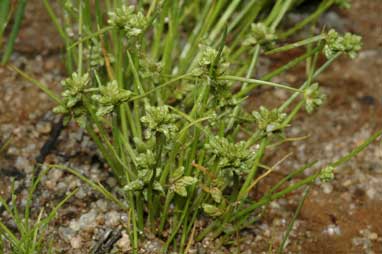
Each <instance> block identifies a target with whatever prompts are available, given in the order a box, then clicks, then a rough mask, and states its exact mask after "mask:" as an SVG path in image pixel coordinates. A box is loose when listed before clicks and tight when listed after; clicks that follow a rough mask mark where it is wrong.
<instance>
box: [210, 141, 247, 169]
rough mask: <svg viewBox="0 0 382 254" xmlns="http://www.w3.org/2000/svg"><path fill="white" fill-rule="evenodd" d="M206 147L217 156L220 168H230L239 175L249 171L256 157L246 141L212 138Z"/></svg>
mask: <svg viewBox="0 0 382 254" xmlns="http://www.w3.org/2000/svg"><path fill="white" fill-rule="evenodd" d="M205 147H206V149H207V151H208V152H209V153H210V154H212V155H214V156H215V160H216V161H217V162H218V164H217V166H218V168H219V169H228V170H231V171H233V172H234V173H236V174H237V175H242V173H244V172H248V171H249V169H250V167H251V162H252V159H253V158H254V152H252V151H251V150H249V149H248V148H247V147H246V146H245V142H239V143H232V142H230V141H228V140H227V139H226V138H224V137H218V136H215V137H212V138H210V139H209V142H208V143H207V144H206V145H205Z"/></svg>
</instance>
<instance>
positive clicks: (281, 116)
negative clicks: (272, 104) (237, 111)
mask: <svg viewBox="0 0 382 254" xmlns="http://www.w3.org/2000/svg"><path fill="white" fill-rule="evenodd" d="M252 115H253V117H254V118H255V120H256V123H257V127H258V128H259V129H260V130H262V131H264V132H265V133H269V134H271V133H273V132H275V131H278V130H281V129H283V127H284V126H283V122H284V120H285V118H286V116H287V114H285V113H282V112H280V110H279V109H277V108H276V109H273V110H268V109H267V108H265V107H263V106H261V107H260V109H259V111H254V112H252Z"/></svg>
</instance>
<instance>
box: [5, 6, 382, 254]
mask: <svg viewBox="0 0 382 254" xmlns="http://www.w3.org/2000/svg"><path fill="white" fill-rule="evenodd" d="M43 2H44V4H45V7H46V9H47V11H48V13H49V15H50V16H51V18H52V20H53V22H54V24H55V25H56V27H57V30H58V32H59V34H60V35H61V37H62V39H63V41H64V44H65V55H66V57H65V60H66V61H65V63H66V67H67V70H68V72H69V75H68V78H67V79H65V80H63V82H62V88H63V92H62V94H61V95H57V94H55V93H53V92H52V91H51V90H49V89H48V88H47V87H46V86H45V85H44V84H41V83H40V82H38V81H36V80H34V79H32V78H31V77H30V76H28V75H27V74H26V73H23V72H22V71H20V70H18V69H17V68H15V67H11V68H12V69H14V70H15V71H17V72H18V73H19V74H21V75H22V76H24V77H25V78H27V79H28V80H30V81H31V82H33V83H35V84H36V85H37V86H39V87H40V88H41V89H42V90H43V91H45V92H46V93H47V94H48V95H50V97H51V98H52V99H53V100H54V101H56V102H57V107H55V108H54V112H56V113H58V114H62V115H64V118H65V122H66V123H67V122H69V121H72V120H73V121H76V122H77V123H78V124H79V125H80V126H81V127H82V128H84V129H86V131H87V133H88V135H89V136H90V137H91V138H92V139H93V141H94V142H95V143H96V144H97V146H98V148H99V151H100V152H101V154H102V155H103V158H104V159H105V161H106V162H107V164H108V165H109V166H110V169H111V171H112V172H113V174H114V176H115V177H116V178H117V179H118V181H119V188H118V193H119V196H120V198H119V199H125V201H126V203H127V205H126V204H125V202H121V201H118V198H116V197H114V196H113V195H112V194H111V193H110V192H109V191H107V190H106V189H105V188H104V187H103V186H101V185H97V184H94V183H93V184H92V183H90V182H89V181H86V180H87V179H86V177H83V176H80V175H79V174H78V173H76V171H74V170H72V169H69V168H66V167H63V166H61V167H60V168H63V169H66V170H68V171H69V172H71V173H75V174H76V175H78V176H79V177H81V179H83V180H85V182H87V183H89V184H91V185H92V186H93V187H94V188H95V189H97V190H99V191H101V192H102V193H104V194H105V196H107V197H108V198H109V199H111V200H114V201H116V202H117V203H118V204H120V205H121V207H122V208H123V209H126V210H128V212H129V215H130V217H129V218H130V224H129V225H128V227H129V229H130V230H129V232H130V234H131V239H132V245H133V246H132V247H133V252H134V253H137V251H138V247H139V243H140V242H141V240H142V238H144V234H143V233H144V232H145V230H149V231H150V232H151V233H154V234H155V235H156V236H158V237H160V238H162V239H163V240H164V244H163V250H162V251H163V253H167V251H169V249H172V250H174V251H178V252H179V253H184V252H185V251H186V250H188V249H189V248H190V244H191V243H192V242H193V241H200V240H203V239H204V238H205V237H207V236H209V237H212V238H214V237H219V236H222V237H229V236H230V235H232V234H233V233H235V232H237V231H239V230H241V229H243V228H245V227H247V226H249V225H251V224H252V223H253V222H254V221H256V220H258V218H259V217H258V216H257V215H258V214H259V213H260V211H261V209H262V208H263V207H264V206H266V205H267V204H269V203H270V202H271V201H273V200H276V199H278V198H281V197H283V196H285V195H287V194H288V193H291V192H293V191H295V190H297V189H299V188H300V187H302V186H305V185H308V184H311V183H312V182H314V181H316V180H317V179H321V181H328V180H331V179H332V178H333V177H334V173H333V172H334V169H335V168H337V167H338V166H340V165H341V164H343V163H344V162H346V161H348V160H349V159H351V158H352V157H354V156H355V155H356V154H358V153H359V152H360V151H362V150H363V149H364V148H365V147H366V146H367V145H368V144H370V143H371V142H373V141H374V140H375V139H377V138H378V137H379V136H380V135H381V132H377V133H376V134H374V135H373V136H371V137H370V138H369V139H368V140H366V141H365V143H363V144H362V145H361V146H360V147H357V148H355V150H353V151H352V152H351V153H350V154H349V155H347V156H345V157H343V158H341V159H339V160H338V161H335V162H333V163H331V164H330V165H327V167H325V168H323V169H316V171H315V172H314V173H313V174H312V175H310V176H307V177H306V178H303V179H302V180H298V181H294V182H293V183H290V182H289V180H291V179H293V178H295V177H296V176H301V174H302V173H303V172H304V171H305V170H306V169H308V168H312V167H314V165H315V162H312V163H308V164H307V165H303V166H301V167H300V168H298V169H291V170H290V173H289V174H288V175H287V176H286V177H285V178H283V179H282V180H281V181H279V182H278V183H277V184H276V185H274V186H272V187H271V188H270V189H269V190H268V191H267V193H266V194H264V196H263V197H262V198H260V199H258V200H254V199H252V198H251V197H250V195H249V194H250V192H251V191H252V190H253V189H254V187H256V185H257V184H258V183H259V181H261V180H262V179H263V178H264V177H267V176H268V175H269V174H271V173H272V171H273V170H274V168H275V166H268V165H266V161H265V160H264V157H265V155H266V154H267V153H268V152H269V151H271V150H274V149H277V148H278V146H279V145H280V144H281V143H283V142H287V141H289V140H293V138H291V137H288V136H287V135H286V132H285V130H286V129H287V128H288V127H289V126H290V125H291V124H292V123H293V119H294V118H295V116H296V115H297V113H298V112H300V111H301V110H304V109H305V110H306V111H307V112H308V113H312V112H313V111H315V110H316V109H317V107H319V106H320V105H322V104H323V102H324V100H325V95H324V94H323V92H322V91H321V89H320V85H319V84H318V83H317V82H316V78H317V76H318V75H320V74H321V73H322V72H323V71H325V70H326V69H328V68H329V67H330V65H331V64H332V63H333V61H335V60H336V59H337V58H338V57H339V56H340V55H343V54H347V55H349V56H350V57H351V58H353V57H355V56H356V54H357V52H358V51H359V50H360V48H361V38H360V37H359V36H356V35H352V34H345V35H344V36H342V35H339V34H338V33H337V32H335V31H334V30H330V31H328V32H327V31H324V32H322V33H321V34H318V35H313V36H311V37H309V38H307V39H304V40H301V41H298V42H295V43H292V44H287V45H284V46H281V47H278V44H280V43H281V42H282V41H283V40H284V39H287V38H288V37H289V36H291V35H293V34H295V33H296V32H297V31H299V30H300V29H302V28H303V27H305V26H306V25H314V23H315V21H316V20H317V18H318V17H319V15H320V14H321V13H323V12H324V11H326V10H327V9H328V8H330V7H331V6H333V5H336V4H337V5H341V6H345V7H346V3H347V2H346V1H344V0H341V1H339V0H324V1H322V3H321V4H320V5H319V6H318V7H317V9H316V10H315V11H314V12H313V13H312V14H311V15H309V16H307V17H306V18H305V19H304V20H302V21H301V22H299V23H297V24H296V25H295V26H293V27H292V28H290V29H288V30H286V31H283V30H281V29H280V27H279V26H280V23H281V22H282V20H283V19H284V17H285V16H286V14H287V13H288V12H289V11H290V10H292V9H293V8H294V7H296V6H297V5H298V4H299V3H301V2H302V1H299V0H277V1H270V0H260V1H254V0H252V1H248V2H245V3H243V1H239V0H233V1H228V0H218V1H212V0H206V1H160V0H153V1H138V2H137V4H136V5H134V6H131V5H128V3H127V2H128V1H121V0H114V1H112V0H105V1H99V0H95V1H89V0H85V1H70V0H66V1H60V4H61V10H63V12H62V13H55V12H54V10H53V8H52V6H51V5H50V3H49V1H48V0H44V1H43ZM297 47H305V48H306V50H305V53H303V54H301V55H300V56H298V57H296V58H294V59H291V60H290V61H289V62H288V63H286V64H285V65H283V66H281V67H279V68H276V69H273V70H271V71H270V72H269V73H267V74H265V75H263V76H261V77H258V75H257V74H256V73H257V67H258V66H259V57H260V56H261V55H269V54H274V53H281V52H283V51H287V50H291V49H294V48H297ZM322 53H323V54H324V55H325V57H326V59H327V60H326V61H325V63H323V64H322V65H318V61H317V60H318V57H319V56H320V55H321V54H322ZM303 63H306V70H307V71H306V81H305V82H303V83H302V84H301V85H300V86H299V87H294V86H291V85H290V84H287V83H275V82H273V81H272V80H274V78H275V77H278V76H280V75H282V74H284V73H285V72H287V71H288V70H290V69H292V68H293V67H295V66H297V65H299V64H303ZM254 77H257V78H254ZM262 87H270V88H272V89H284V90H285V91H286V92H289V93H290V96H289V98H288V99H287V100H286V101H284V102H282V103H280V105H279V106H278V107H276V108H266V107H265V106H262V107H260V108H258V109H256V110H254V111H252V112H249V111H247V110H246V107H245V102H246V101H247V99H248V95H249V94H250V93H251V92H253V91H254V90H256V89H261V88H262ZM206 217H209V218H211V219H210V220H208V221H209V224H208V226H206V227H205V228H197V229H196V228H195V227H196V222H197V221H198V220H199V219H201V218H206ZM195 230H197V233H195Z"/></svg>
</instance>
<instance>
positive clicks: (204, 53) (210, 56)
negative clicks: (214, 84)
mask: <svg viewBox="0 0 382 254" xmlns="http://www.w3.org/2000/svg"><path fill="white" fill-rule="evenodd" d="M200 48H201V54H200V57H199V59H198V67H197V68H195V69H194V70H193V73H194V74H195V75H196V76H202V75H207V76H208V75H209V74H210V71H211V67H214V68H215V70H214V73H215V74H216V75H217V76H219V75H222V74H223V73H224V72H225V71H226V70H227V69H228V67H229V63H228V62H227V61H226V59H225V55H226V54H227V48H224V49H223V52H222V53H221V55H220V56H219V51H218V50H216V49H214V48H212V47H210V46H206V45H202V46H200ZM217 58H219V59H217ZM216 60H218V62H217V63H215V62H216ZM214 64H216V66H213V65H214Z"/></svg>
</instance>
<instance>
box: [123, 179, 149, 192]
mask: <svg viewBox="0 0 382 254" xmlns="http://www.w3.org/2000/svg"><path fill="white" fill-rule="evenodd" d="M143 186H144V183H143V181H142V180H139V179H138V180H134V181H132V182H130V183H128V184H126V185H125V187H123V189H124V190H125V191H137V190H142V189H143Z"/></svg>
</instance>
